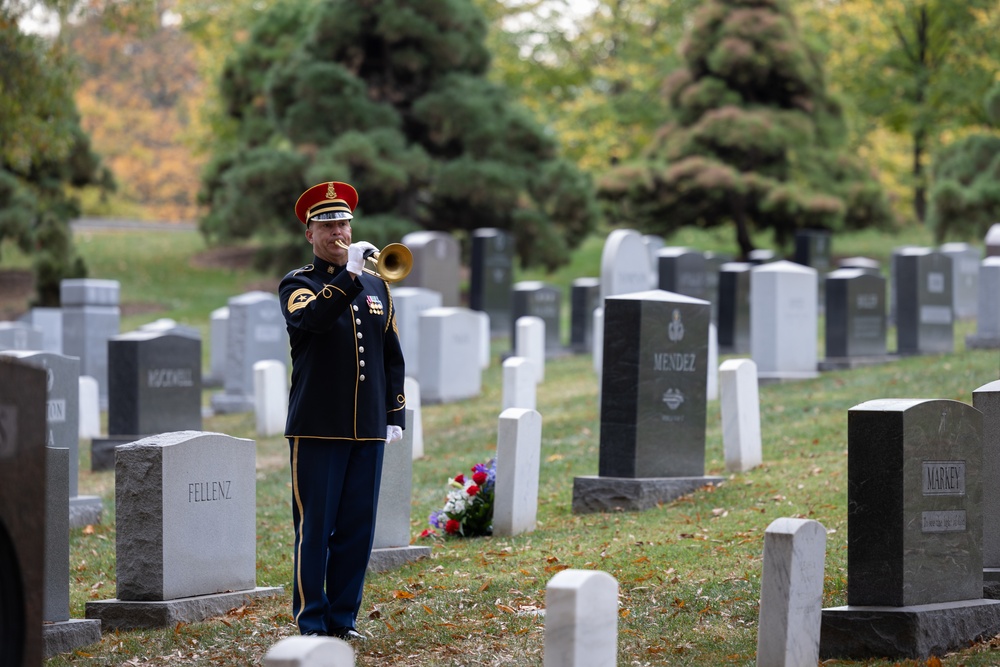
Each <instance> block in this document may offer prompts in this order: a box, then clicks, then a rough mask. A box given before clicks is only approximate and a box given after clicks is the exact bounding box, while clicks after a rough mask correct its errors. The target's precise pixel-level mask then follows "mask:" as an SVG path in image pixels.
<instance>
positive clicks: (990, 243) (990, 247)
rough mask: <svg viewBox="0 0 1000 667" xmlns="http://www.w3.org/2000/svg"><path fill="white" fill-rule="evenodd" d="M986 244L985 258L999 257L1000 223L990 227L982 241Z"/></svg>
mask: <svg viewBox="0 0 1000 667" xmlns="http://www.w3.org/2000/svg"><path fill="white" fill-rule="evenodd" d="M983 241H984V242H985V243H986V256H987V257H995V256H998V255H1000V222H997V223H994V224H992V225H990V228H989V229H988V230H987V231H986V237H985V238H984V239H983Z"/></svg>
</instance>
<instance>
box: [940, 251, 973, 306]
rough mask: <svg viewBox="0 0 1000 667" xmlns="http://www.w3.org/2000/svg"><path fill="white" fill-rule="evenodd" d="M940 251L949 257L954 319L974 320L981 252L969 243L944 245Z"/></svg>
mask: <svg viewBox="0 0 1000 667" xmlns="http://www.w3.org/2000/svg"><path fill="white" fill-rule="evenodd" d="M940 251H941V254H943V255H947V256H948V257H951V275H952V278H951V290H952V302H951V303H952V308H953V309H954V313H955V318H956V319H959V320H972V319H975V318H976V305H977V303H976V302H977V297H978V292H979V264H980V261H981V260H982V251H981V250H980V249H979V248H978V247H976V246H973V245H971V244H969V243H944V244H942V245H941V248H940Z"/></svg>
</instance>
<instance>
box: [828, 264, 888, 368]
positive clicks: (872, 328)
mask: <svg viewBox="0 0 1000 667" xmlns="http://www.w3.org/2000/svg"><path fill="white" fill-rule="evenodd" d="M885 298H886V285H885V278H883V277H882V276H881V275H875V274H872V273H868V272H866V271H865V270H864V269H838V270H836V271H831V272H830V273H829V274H827V276H826V356H827V358H828V359H837V358H849V357H877V358H884V357H885V356H886V326H887V318H886V303H885Z"/></svg>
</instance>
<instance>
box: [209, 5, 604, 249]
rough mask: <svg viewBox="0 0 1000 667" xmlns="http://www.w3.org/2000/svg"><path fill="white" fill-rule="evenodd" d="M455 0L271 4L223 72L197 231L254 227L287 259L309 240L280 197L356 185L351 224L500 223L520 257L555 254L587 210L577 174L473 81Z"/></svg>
mask: <svg viewBox="0 0 1000 667" xmlns="http://www.w3.org/2000/svg"><path fill="white" fill-rule="evenodd" d="M485 36H486V23H485V20H484V18H483V14H482V13H481V12H480V10H479V9H478V8H476V6H475V5H474V4H473V3H472V2H470V0H429V1H428V2H421V3H412V2H406V1H405V0H382V1H380V2H375V1H374V0H360V1H359V0H336V1H330V2H321V3H315V2H307V1H303V0H299V1H297V2H295V1H290V2H283V3H278V4H276V5H274V6H273V7H272V8H271V9H269V10H268V11H267V12H265V14H264V15H263V16H262V17H261V19H260V20H259V21H258V22H257V23H256V24H255V25H254V26H253V28H252V30H251V33H250V36H249V39H248V40H247V41H246V42H245V43H244V44H243V45H242V46H241V47H240V48H239V49H238V51H237V52H236V53H235V55H234V57H233V58H231V59H230V60H229V61H228V63H227V64H226V67H225V69H224V72H223V76H222V81H221V89H222V97H223V100H224V103H225V104H226V111H227V113H228V115H229V117H230V119H231V120H232V122H233V123H234V124H235V127H236V129H235V132H234V140H233V141H232V142H230V143H229V144H228V145H226V146H224V147H222V148H221V149H220V150H219V151H217V152H216V154H215V156H214V159H213V161H212V163H211V164H210V166H209V168H208V170H207V172H206V175H205V178H204V184H203V188H202V194H201V197H202V201H203V202H204V203H205V204H206V205H207V206H208V207H209V212H208V213H207V215H206V216H204V217H203V219H202V221H201V222H202V229H203V231H204V232H205V233H206V234H207V235H208V236H209V237H210V238H221V239H227V238H233V237H235V238H246V237H250V236H255V235H256V236H258V237H260V238H264V239H266V241H267V243H268V244H269V245H270V246H271V247H272V248H275V249H278V250H279V252H274V253H272V254H271V259H272V261H274V262H276V263H277V264H279V265H280V266H282V267H284V268H287V266H288V263H289V262H290V261H292V260H293V259H294V260H295V261H298V260H300V259H301V258H302V256H303V253H304V252H307V250H308V246H307V245H306V244H305V243H304V242H303V240H302V238H301V226H300V225H299V224H298V223H297V222H296V221H295V218H294V217H293V214H292V207H293V205H294V203H295V200H296V198H297V197H298V196H299V194H301V192H302V191H303V190H304V189H305V188H306V187H308V186H311V185H313V184H315V183H319V182H321V181H325V180H333V179H336V180H344V181H348V182H350V183H352V184H353V185H355V187H357V189H358V191H359V193H360V202H359V216H358V218H359V219H358V223H357V225H356V232H355V236H356V237H358V238H364V239H365V240H369V241H372V242H374V243H376V245H382V244H383V243H385V242H386V241H389V240H397V239H398V238H399V236H400V235H402V234H403V233H406V232H408V231H411V230H415V229H429V230H445V231H455V230H458V231H461V230H472V229H475V228H479V227H497V228H501V229H505V230H508V231H509V232H511V233H512V235H513V236H514V238H515V239H516V246H517V251H518V254H519V256H520V258H521V260H522V261H523V262H524V263H525V264H527V265H543V266H548V267H554V266H557V265H559V264H561V263H563V262H565V261H567V260H568V257H569V251H570V249H572V248H573V247H575V246H576V245H577V244H579V243H580V242H581V241H582V240H583V238H584V237H585V236H586V235H587V233H588V232H589V231H590V230H591V229H592V228H593V227H594V225H595V224H596V221H597V216H598V209H597V206H596V199H595V198H594V194H593V188H592V186H591V184H590V182H589V179H588V178H587V177H586V176H585V175H584V174H582V172H580V171H579V170H578V169H577V168H576V167H575V166H574V165H572V164H571V163H569V162H568V161H566V160H564V159H561V158H560V156H559V154H558V150H557V146H556V143H555V141H554V140H553V138H552V137H551V136H549V135H548V134H546V133H545V132H544V131H543V130H542V128H541V127H539V126H538V125H537V124H536V123H535V122H534V120H533V119H532V118H531V117H530V115H529V114H528V113H527V112H526V111H524V110H523V109H521V108H518V107H517V106H515V105H514V104H512V103H511V102H510V95H509V93H508V92H507V91H506V90H505V89H504V88H503V87H500V86H499V85H497V84H495V83H491V82H490V81H488V80H487V78H486V77H485V74H486V72H487V68H488V66H489V53H488V52H487V50H486V48H485V45H484V40H485Z"/></svg>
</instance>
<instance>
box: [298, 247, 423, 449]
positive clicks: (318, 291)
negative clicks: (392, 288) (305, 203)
mask: <svg viewBox="0 0 1000 667" xmlns="http://www.w3.org/2000/svg"><path fill="white" fill-rule="evenodd" d="M278 297H279V299H280V301H281V311H282V313H284V315H285V322H286V323H287V324H288V336H289V339H290V342H291V347H292V384H291V390H290V392H289V398H288V420H287V422H286V424H285V437H288V438H292V437H296V436H298V437H302V438H323V439H329V440H385V436H386V426H387V425H388V424H395V425H397V426H400V427H405V418H406V415H405V410H404V407H405V405H406V399H405V398H404V395H403V381H404V377H405V367H404V362H403V351H402V348H401V347H400V344H399V332H398V330H397V329H396V313H395V311H394V310H393V306H392V297H391V295H390V294H389V286H388V285H387V284H386V283H385V281H383V280H382V279H381V278H377V277H375V276H372V275H370V274H368V273H362V274H361V275H360V276H358V277H357V278H355V277H353V276H352V275H351V274H350V272H348V271H347V270H346V269H345V268H344V267H342V266H335V265H333V264H330V263H328V262H326V261H324V260H322V259H319V258H318V257H314V258H313V263H312V264H308V265H306V266H304V267H302V268H301V269H296V270H294V271H291V272H289V273H288V274H287V275H286V276H285V277H284V278H283V279H282V280H281V285H280V287H279V288H278Z"/></svg>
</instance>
